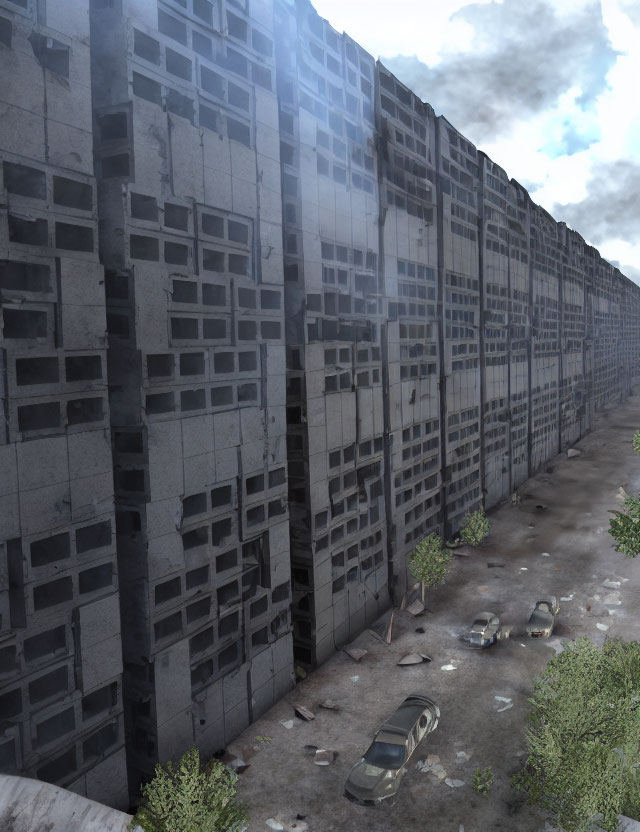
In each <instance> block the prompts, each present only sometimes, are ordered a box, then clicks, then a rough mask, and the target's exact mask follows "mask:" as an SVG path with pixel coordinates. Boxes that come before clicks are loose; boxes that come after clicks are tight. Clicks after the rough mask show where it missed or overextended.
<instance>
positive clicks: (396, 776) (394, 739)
mask: <svg viewBox="0 0 640 832" xmlns="http://www.w3.org/2000/svg"><path fill="white" fill-rule="evenodd" d="M439 718H440V709H439V708H438V706H437V705H436V704H435V703H434V702H432V701H431V699H428V698H427V697H426V696H423V695H422V694H420V693H413V694H410V695H409V696H407V698H406V699H405V700H404V702H403V703H402V704H401V705H400V707H399V708H398V709H397V710H396V711H395V712H394V713H393V714H392V715H391V716H390V717H389V718H388V719H387V720H385V722H384V723H383V724H382V725H381V726H380V728H379V729H378V731H377V733H376V735H375V736H374V738H373V742H372V743H371V745H370V746H369V749H368V751H367V752H366V753H365V755H364V757H362V758H361V759H360V760H358V762H357V763H356V764H355V765H354V766H353V768H352V769H351V771H350V773H349V776H348V777H347V782H346V783H345V787H344V789H345V791H344V793H345V797H347V798H349V800H352V801H354V802H356V803H360V804H361V805H364V806H375V805H376V804H380V803H382V801H383V800H386V799H387V798H390V797H393V796H394V795H395V793H396V792H397V791H398V787H399V786H400V780H401V779H402V775H403V774H404V772H405V770H406V765H407V763H408V761H409V758H410V757H411V755H412V754H413V752H414V751H415V749H416V748H417V747H418V745H419V744H420V741H421V740H422V739H423V737H425V736H426V735H427V734H430V733H431V731H435V729H436V727H437V725H438V719H439Z"/></svg>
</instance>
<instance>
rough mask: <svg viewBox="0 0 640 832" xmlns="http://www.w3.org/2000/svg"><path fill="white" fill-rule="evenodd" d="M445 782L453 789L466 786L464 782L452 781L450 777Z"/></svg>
mask: <svg viewBox="0 0 640 832" xmlns="http://www.w3.org/2000/svg"><path fill="white" fill-rule="evenodd" d="M444 782H445V783H446V784H447V786H451V788H452V789H459V788H460V786H464V780H452V779H451V778H450V777H447V778H446V780H445V781H444Z"/></svg>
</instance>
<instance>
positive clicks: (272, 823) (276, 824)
mask: <svg viewBox="0 0 640 832" xmlns="http://www.w3.org/2000/svg"><path fill="white" fill-rule="evenodd" d="M265 824H266V826H268V827H269V829H273V830H274V832H284V824H282V823H280V821H279V820H276V819H275V818H267V819H266V820H265Z"/></svg>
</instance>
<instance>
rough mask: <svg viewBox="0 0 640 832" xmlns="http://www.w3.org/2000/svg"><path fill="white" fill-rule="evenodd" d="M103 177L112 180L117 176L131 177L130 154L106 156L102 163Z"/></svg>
mask: <svg viewBox="0 0 640 832" xmlns="http://www.w3.org/2000/svg"><path fill="white" fill-rule="evenodd" d="M100 164H101V167H102V176H103V177H104V178H105V179H112V178H115V177H117V176H129V172H130V171H129V154H128V153H118V154H117V155H116V156H104V157H103V158H102V161H101V163H100Z"/></svg>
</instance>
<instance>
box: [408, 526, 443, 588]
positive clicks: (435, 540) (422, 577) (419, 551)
mask: <svg viewBox="0 0 640 832" xmlns="http://www.w3.org/2000/svg"><path fill="white" fill-rule="evenodd" d="M450 559H451V556H450V554H449V552H448V551H447V550H446V549H444V548H443V546H442V541H441V540H440V538H439V536H438V535H437V534H436V532H432V533H431V534H430V535H429V536H428V537H425V538H424V540H421V541H420V543H418V545H417V546H416V548H415V549H414V550H413V552H411V554H410V555H409V571H410V572H411V574H412V575H413V577H414V578H415V579H416V580H417V581H420V583H421V584H422V600H423V601H424V591H425V588H426V587H430V586H436V584H441V583H444V580H445V578H446V576H447V572H448V571H449V561H450Z"/></svg>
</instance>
